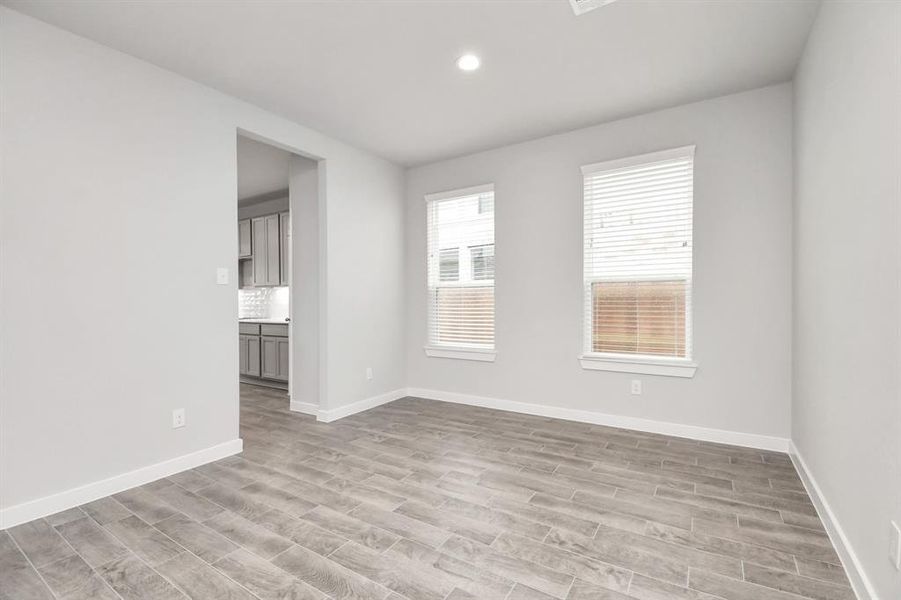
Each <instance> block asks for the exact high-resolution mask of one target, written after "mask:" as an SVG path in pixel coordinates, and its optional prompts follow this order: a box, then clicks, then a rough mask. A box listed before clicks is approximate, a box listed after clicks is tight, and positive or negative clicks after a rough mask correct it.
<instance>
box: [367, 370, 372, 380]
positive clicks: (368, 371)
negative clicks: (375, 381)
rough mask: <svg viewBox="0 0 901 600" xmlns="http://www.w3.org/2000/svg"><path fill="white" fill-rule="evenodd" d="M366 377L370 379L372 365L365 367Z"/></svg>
mask: <svg viewBox="0 0 901 600" xmlns="http://www.w3.org/2000/svg"><path fill="white" fill-rule="evenodd" d="M366 379H372V367H366Z"/></svg>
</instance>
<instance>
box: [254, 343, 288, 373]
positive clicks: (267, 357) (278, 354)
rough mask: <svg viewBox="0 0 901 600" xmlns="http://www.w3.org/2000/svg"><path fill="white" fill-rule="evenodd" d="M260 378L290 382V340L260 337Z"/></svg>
mask: <svg viewBox="0 0 901 600" xmlns="http://www.w3.org/2000/svg"><path fill="white" fill-rule="evenodd" d="M260 372H261V374H260V377H264V378H266V379H275V380H277V381H288V338H286V337H275V336H268V335H264V336H261V337H260Z"/></svg>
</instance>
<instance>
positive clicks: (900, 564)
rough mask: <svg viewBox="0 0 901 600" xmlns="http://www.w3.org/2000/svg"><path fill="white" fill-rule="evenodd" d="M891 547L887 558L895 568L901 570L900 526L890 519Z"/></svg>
mask: <svg viewBox="0 0 901 600" xmlns="http://www.w3.org/2000/svg"><path fill="white" fill-rule="evenodd" d="M891 525H892V533H891V536H889V537H890V538H891V548H889V558H890V559H891V561H892V564H893V565H895V568H896V569H898V570H899V571H901V528H899V527H898V524H897V523H895V522H894V521H892V523H891Z"/></svg>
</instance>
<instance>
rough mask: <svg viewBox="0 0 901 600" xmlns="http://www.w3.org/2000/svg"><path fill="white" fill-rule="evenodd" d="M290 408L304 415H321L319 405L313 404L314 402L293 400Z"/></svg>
mask: <svg viewBox="0 0 901 600" xmlns="http://www.w3.org/2000/svg"><path fill="white" fill-rule="evenodd" d="M289 408H290V409H291V410H292V411H294V412H298V413H303V414H305V415H318V414H319V405H318V404H313V403H312V402H300V401H299V400H291V405H290V406H289Z"/></svg>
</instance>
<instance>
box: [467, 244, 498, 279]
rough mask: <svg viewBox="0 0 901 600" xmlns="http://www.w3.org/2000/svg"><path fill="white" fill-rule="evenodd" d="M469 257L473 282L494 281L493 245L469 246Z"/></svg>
mask: <svg viewBox="0 0 901 600" xmlns="http://www.w3.org/2000/svg"><path fill="white" fill-rule="evenodd" d="M469 256H470V261H471V263H472V278H473V279H474V280H479V281H481V280H486V279H490V280H493V279H494V244H484V245H482V246H470V247H469Z"/></svg>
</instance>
